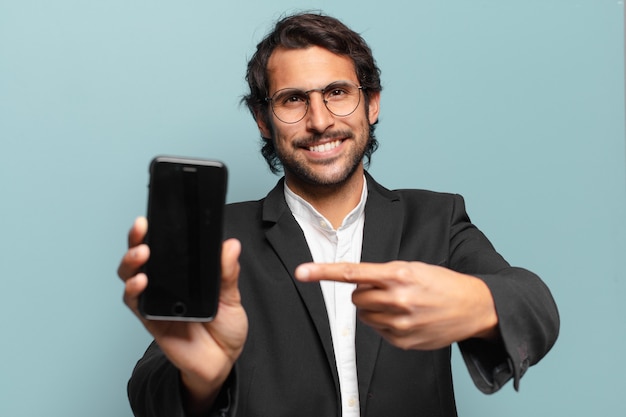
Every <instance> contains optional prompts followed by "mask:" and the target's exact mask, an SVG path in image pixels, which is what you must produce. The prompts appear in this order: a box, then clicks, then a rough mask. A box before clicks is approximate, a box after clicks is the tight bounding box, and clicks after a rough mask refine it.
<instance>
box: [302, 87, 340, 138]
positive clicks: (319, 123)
mask: <svg viewBox="0 0 626 417" xmlns="http://www.w3.org/2000/svg"><path fill="white" fill-rule="evenodd" d="M306 118H307V119H306V127H307V129H309V130H311V131H314V132H318V133H322V132H325V131H326V129H328V128H329V127H330V126H332V125H333V124H334V123H335V118H334V116H333V114H332V113H331V112H330V110H328V108H327V107H326V104H325V103H324V96H323V95H322V94H312V92H311V93H309V111H308V112H307V115H306Z"/></svg>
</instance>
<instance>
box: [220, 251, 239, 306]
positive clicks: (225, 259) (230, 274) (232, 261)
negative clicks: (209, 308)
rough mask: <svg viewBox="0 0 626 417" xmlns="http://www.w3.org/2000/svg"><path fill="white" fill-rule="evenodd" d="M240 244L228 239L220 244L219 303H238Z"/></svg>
mask: <svg viewBox="0 0 626 417" xmlns="http://www.w3.org/2000/svg"><path fill="white" fill-rule="evenodd" d="M240 254H241V243H240V242H239V241H238V240H237V239H228V240H226V241H224V243H223V244H222V282H221V290H220V301H221V302H223V303H227V304H232V303H240V302H241V297H240V296H239V287H238V282H239V269H240V268H239V255H240Z"/></svg>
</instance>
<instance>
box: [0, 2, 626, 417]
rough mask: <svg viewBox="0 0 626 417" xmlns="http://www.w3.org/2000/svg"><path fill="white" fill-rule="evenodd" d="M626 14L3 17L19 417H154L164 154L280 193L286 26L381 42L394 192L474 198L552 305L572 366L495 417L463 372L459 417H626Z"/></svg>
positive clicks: (10, 388) (4, 397)
mask: <svg viewBox="0 0 626 417" xmlns="http://www.w3.org/2000/svg"><path fill="white" fill-rule="evenodd" d="M623 7H624V6H623V1H615V0H612V1H608V0H528V1H524V2H522V1H514V0H474V1H470V0H448V1H437V0H411V1H385V2H381V1H372V0H354V1H344V2H338V1H330V0H327V1H323V0H320V1H317V2H310V1H287V0H280V1H278V0H274V1H271V2H262V1H253V0H248V1H231V2H209V1H208V0H205V1H200V0H186V1H147V0H142V1H140V0H137V1H126V0H124V1H122V0H109V1H84V0H82V1H81V0H56V1H43V0H41V1H35V0H15V1H8V0H0V150H1V153H0V158H1V161H0V213H1V216H0V279H1V281H0V282H1V284H0V285H1V288H2V289H1V290H0V331H1V336H0V415H1V416H43V415H45V416H54V417H56V416H58V417H67V416H91V417H99V416H102V417H104V416H130V415H131V412H130V409H129V407H128V405H127V400H126V394H125V385H126V381H127V379H128V377H129V375H130V372H131V369H132V367H133V365H134V362H135V361H136V360H137V359H138V358H139V357H140V356H141V354H142V353H143V350H144V349H145V347H146V346H147V344H148V342H149V340H150V338H149V336H148V335H147V333H146V332H145V330H143V328H142V327H141V326H140V324H139V323H138V322H137V321H136V320H135V319H134V318H133V317H132V315H131V314H130V312H128V311H127V310H126V308H125V307H124V306H123V304H122V301H121V294H122V285H121V283H120V282H119V280H118V279H117V277H116V274H115V270H116V268H117V263H118V260H119V258H120V256H121V255H122V254H123V252H124V250H125V240H126V231H127V229H128V227H129V226H130V224H131V223H132V221H133V219H134V218H135V217H136V216H137V215H140V214H143V213H144V212H145V204H146V184H147V181H148V176H147V167H148V162H149V160H150V158H151V157H152V156H153V155H156V154H176V155H186V156H202V157H211V158H218V159H221V160H223V161H225V162H226V163H227V164H228V166H229V168H230V188H229V194H228V199H229V201H238V200H244V199H245V200H248V199H257V198H260V197H262V196H263V195H264V194H265V193H266V191H267V190H268V189H269V188H270V187H271V186H272V185H273V184H274V182H275V181H276V177H274V176H272V175H271V174H270V173H269V171H268V170H267V168H266V167H265V163H264V161H263V160H262V158H261V157H260V154H259V152H258V146H257V144H258V133H257V131H256V129H255V126H254V124H253V122H252V119H251V118H250V116H249V115H248V114H247V111H246V110H245V109H244V108H242V107H240V106H239V104H238V102H239V98H240V96H241V94H243V93H244V91H245V89H244V81H243V75H244V69H245V64H246V62H247V58H248V57H249V56H250V55H251V54H252V51H253V49H254V46H255V45H256V43H257V42H258V41H259V40H260V39H261V37H262V36H263V35H264V34H265V33H266V31H267V29H268V28H269V26H270V25H271V23H272V22H273V21H274V19H275V18H277V17H279V16H280V15H281V14H282V13H283V12H285V11H293V10H296V9H310V8H318V9H323V10H325V11H326V12H328V13H330V14H333V15H335V16H337V17H339V18H341V19H343V20H344V21H345V22H347V23H348V24H349V25H350V26H351V27H353V28H354V29H355V30H357V31H359V32H361V33H362V34H363V35H364V36H365V38H366V39H367V40H368V41H369V42H370V44H371V46H372V48H373V50H374V54H375V56H376V58H377V61H378V63H379V65H380V67H381V68H382V71H383V72H382V76H383V81H384V92H383V102H382V106H383V107H382V113H381V118H380V119H381V122H380V124H379V127H378V137H379V139H380V142H381V147H380V149H379V151H378V152H377V153H376V154H375V155H374V158H373V164H372V167H371V172H372V173H373V174H374V176H375V177H376V178H377V179H378V180H380V181H381V182H382V183H383V184H385V185H387V186H388V187H390V188H399V187H417V188H428V189H434V190H440V191H451V192H459V193H462V194H463V195H464V196H465V197H466V200H467V205H468V210H469V213H470V215H471V216H472V219H473V221H474V222H475V223H476V224H478V226H479V227H480V228H481V229H483V230H484V231H485V233H486V234H487V235H488V236H489V237H490V238H491V240H492V241H493V243H494V244H495V245H496V247H497V248H498V249H499V251H500V252H501V253H502V254H503V255H504V256H505V257H506V258H507V259H508V260H509V261H510V262H511V263H513V264H516V265H522V266H525V267H528V268H530V269H532V270H534V271H536V272H538V273H539V274H540V275H542V277H544V279H545V281H546V282H547V283H548V285H549V286H550V287H551V288H552V290H553V293H554V296H555V298H556V300H557V302H558V304H559V307H560V311H561V315H562V329H561V330H562V331H561V336H560V339H559V341H558V342H557V345H556V346H555V348H554V349H553V351H552V352H550V354H549V355H548V356H547V357H546V358H545V360H544V361H543V362H542V363H540V364H539V365H538V366H536V367H535V368H532V369H531V370H530V371H529V373H528V374H527V375H526V377H525V378H524V379H523V380H522V384H521V391H520V392H519V393H516V392H515V391H514V390H513V388H512V386H511V385H510V384H509V385H507V386H506V387H505V388H504V389H503V390H502V391H501V392H499V393H497V394H495V395H493V396H484V395H483V394H480V393H479V392H478V391H477V390H476V389H475V388H474V387H473V386H472V384H471V382H470V381H469V378H468V376H467V373H466V371H465V369H464V366H463V365H462V363H461V362H460V359H459V355H458V353H456V350H455V357H454V365H455V378H456V390H457V397H458V408H459V414H460V416H462V417H472V416H476V417H478V416H480V417H487V416H494V417H495V416H570V417H574V416H580V417H583V416H584V417H589V416H622V417H623V416H625V415H626V403H625V402H624V389H625V388H626V384H625V383H624V375H625V374H626V365H625V361H624V353H625V351H624V349H625V348H624V346H625V345H626V308H625V307H624V301H623V300H624V299H625V298H626V279H625V278H626V277H625V273H624V259H626V229H625V222H624V219H625V215H626V170H625V167H626V164H625V159H626V151H625V140H624V138H625V134H624V130H625V123H624V9H623Z"/></svg>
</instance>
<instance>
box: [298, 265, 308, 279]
mask: <svg viewBox="0 0 626 417" xmlns="http://www.w3.org/2000/svg"><path fill="white" fill-rule="evenodd" d="M310 276H311V270H310V269H309V268H307V267H306V266H299V267H298V268H296V277H297V278H298V279H301V280H307V279H309V277H310Z"/></svg>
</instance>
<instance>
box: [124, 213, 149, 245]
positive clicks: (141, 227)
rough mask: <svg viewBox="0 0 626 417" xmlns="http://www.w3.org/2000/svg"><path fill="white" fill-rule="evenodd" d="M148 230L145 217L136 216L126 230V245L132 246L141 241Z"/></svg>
mask: <svg viewBox="0 0 626 417" xmlns="http://www.w3.org/2000/svg"><path fill="white" fill-rule="evenodd" d="M147 231H148V220H147V219H146V218H145V217H137V219H135V222H134V223H133V226H132V227H131V228H130V231H129V232H128V247H129V248H132V247H134V246H137V245H139V244H141V243H143V239H144V238H145V236H146V232H147Z"/></svg>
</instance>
